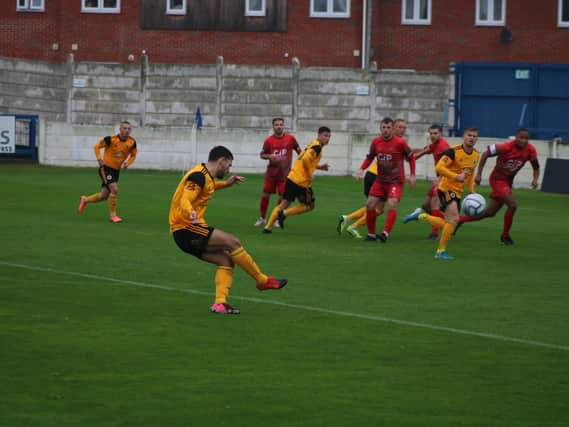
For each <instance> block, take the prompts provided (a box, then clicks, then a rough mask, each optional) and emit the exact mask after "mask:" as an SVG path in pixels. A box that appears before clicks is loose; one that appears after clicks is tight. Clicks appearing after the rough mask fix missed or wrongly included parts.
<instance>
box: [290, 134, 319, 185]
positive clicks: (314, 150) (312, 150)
mask: <svg viewBox="0 0 569 427" xmlns="http://www.w3.org/2000/svg"><path fill="white" fill-rule="evenodd" d="M322 147H323V145H322V143H321V142H320V141H318V140H317V139H315V140H314V141H312V142H311V143H310V145H309V146H308V147H306V148H305V149H304V150H303V151H302V153H300V154H299V155H298V157H297V159H296V160H295V161H294V163H293V165H292V169H291V170H290V172H289V174H288V176H287V178H288V179H290V180H291V181H292V182H294V183H295V184H296V185H298V186H300V187H304V188H310V185H311V184H312V177H313V176H314V171H315V170H316V168H317V167H318V165H319V163H320V159H321V158H322Z"/></svg>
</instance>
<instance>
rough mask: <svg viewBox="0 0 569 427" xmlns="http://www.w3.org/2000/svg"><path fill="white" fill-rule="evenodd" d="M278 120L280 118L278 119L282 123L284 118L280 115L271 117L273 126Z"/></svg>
mask: <svg viewBox="0 0 569 427" xmlns="http://www.w3.org/2000/svg"><path fill="white" fill-rule="evenodd" d="M278 120H280V121H281V122H283V124H284V119H283V118H282V117H275V118H274V119H273V126H274V125H275V122H276V121H278Z"/></svg>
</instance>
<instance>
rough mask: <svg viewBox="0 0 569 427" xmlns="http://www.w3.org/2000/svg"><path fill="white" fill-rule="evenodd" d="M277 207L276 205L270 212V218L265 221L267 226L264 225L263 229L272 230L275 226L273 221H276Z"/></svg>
mask: <svg viewBox="0 0 569 427" xmlns="http://www.w3.org/2000/svg"><path fill="white" fill-rule="evenodd" d="M279 209H280V208H279V205H276V206H275V208H274V209H273V210H272V211H271V216H270V217H269V220H268V221H267V225H265V228H268V229H269V230H270V229H271V228H273V225H274V224H275V221H276V220H277V215H278V213H279Z"/></svg>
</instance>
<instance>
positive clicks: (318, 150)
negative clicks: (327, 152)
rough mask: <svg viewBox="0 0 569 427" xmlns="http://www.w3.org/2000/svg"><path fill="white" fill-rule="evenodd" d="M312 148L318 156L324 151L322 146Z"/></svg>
mask: <svg viewBox="0 0 569 427" xmlns="http://www.w3.org/2000/svg"><path fill="white" fill-rule="evenodd" d="M310 148H312V149H313V150H314V152H315V153H316V154H317V155H318V154H320V152H321V151H322V147H321V146H320V145H315V146H314V147H310Z"/></svg>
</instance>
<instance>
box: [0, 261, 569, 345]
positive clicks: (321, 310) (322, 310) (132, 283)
mask: <svg viewBox="0 0 569 427" xmlns="http://www.w3.org/2000/svg"><path fill="white" fill-rule="evenodd" d="M0 265H5V266H8V267H14V268H22V269H25V270H31V271H45V272H48V273H55V274H63V275H66V276H76V277H83V278H87V279H96V280H103V281H107V282H112V283H117V284H119V285H127V286H138V287H141V288H151V289H161V290H164V291H173V292H183V293H187V294H194V295H204V296H211V295H213V293H212V292H204V291H197V290H195V289H187V288H173V287H170V286H164V285H157V284H153V283H144V282H137V281H133V280H123V279H115V278H113V277H107V276H99V275H96V274H88V273H79V272H76V271H65V270H56V269H54V268H48V267H38V266H32V265H26V264H17V263H12V262H6V261H2V260H0ZM231 298H233V299H238V300H242V301H250V302H256V303H264V304H272V305H278V306H281V307H287V308H295V309H298V310H305V311H312V312H316V313H324V314H333V315H336V316H344V317H353V318H358V319H364V320H373V321H378V322H385V323H393V324H396V325H403V326H412V327H416V328H424V329H430V330H433V331H443V332H449V333H452V334H459V335H469V336H476V337H481V338H487V339H492V340H497V341H504V342H513V343H517V344H525V345H531V346H535V347H544V348H550V349H555V350H563V351H569V346H566V345H558V344H550V343H546V342H542V341H535V340H526V339H523V338H515V337H508V336H505V335H497V334H492V333H486V332H476V331H470V330H468V329H457V328H451V327H447V326H438V325H431V324H429V323H421V322H413V321H409V320H399V319H393V318H390V317H384V316H376V315H371V314H359V313H351V312H348V311H339V310H331V309H326V308H319V307H312V306H309V305H301V304H290V303H286V302H281V301H276V300H271V299H265V298H255V297H240V296H235V295H232V296H231Z"/></svg>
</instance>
